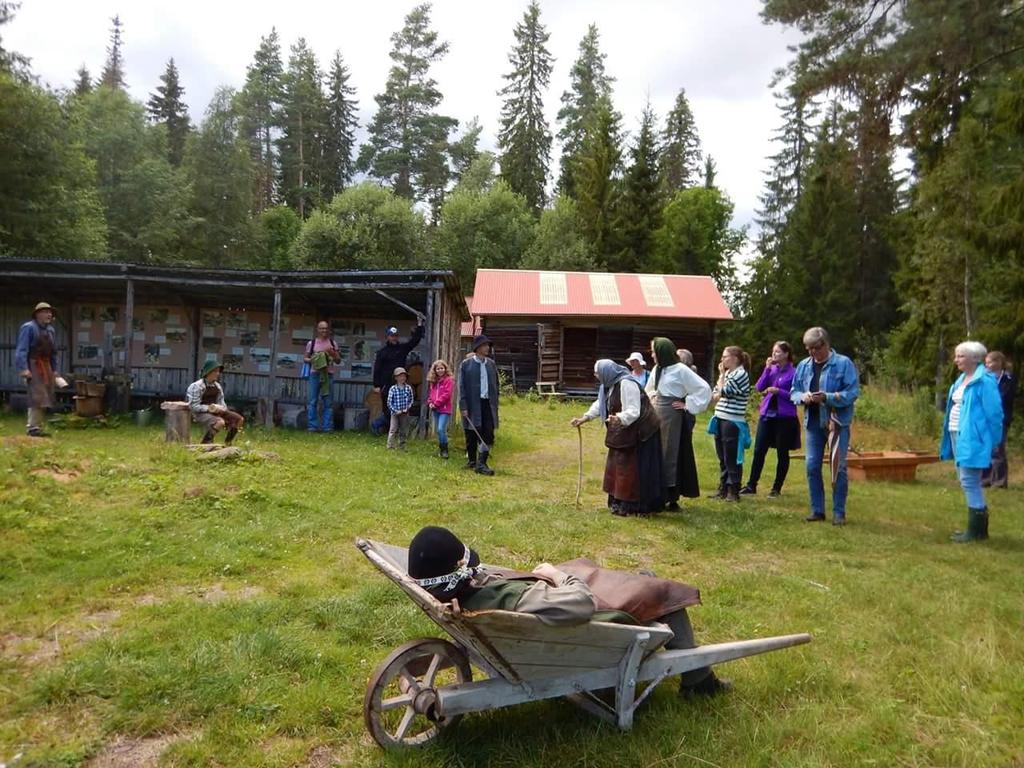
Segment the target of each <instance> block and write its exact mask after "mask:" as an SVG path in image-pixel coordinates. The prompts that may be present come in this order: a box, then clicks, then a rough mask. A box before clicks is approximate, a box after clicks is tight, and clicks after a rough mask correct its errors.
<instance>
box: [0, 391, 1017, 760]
mask: <svg viewBox="0 0 1024 768" xmlns="http://www.w3.org/2000/svg"><path fill="white" fill-rule="evenodd" d="M918 408H919V406H918V405H916V404H915V402H914V401H911V400H903V401H901V400H900V399H899V398H898V397H897V396H894V395H889V394H876V393H874V392H872V391H869V392H867V393H865V397H864V408H863V409H862V411H863V414H864V416H865V418H864V419H863V420H861V421H859V422H858V425H857V427H856V428H855V432H854V442H855V444H856V445H857V446H858V447H860V448H862V449H877V448H900V447H902V448H930V447H934V445H935V442H936V438H935V436H934V434H933V435H931V436H929V435H927V434H925V433H923V432H922V430H923V429H925V427H926V426H928V424H930V422H926V421H925V415H924V412H923V411H921V413H920V414H918V412H917V410H916V409H918ZM579 410H581V409H580V407H579V406H575V405H572V404H558V403H541V402H531V401H529V400H528V399H525V398H521V399H513V400H509V401H508V402H507V403H503V409H502V427H501V429H500V430H499V432H498V442H497V446H496V449H495V452H494V458H495V461H494V462H493V464H494V466H495V467H496V469H497V470H498V473H499V474H498V475H497V476H496V477H495V478H491V479H486V478H480V477H479V476H477V475H475V474H473V473H468V472H465V471H464V470H463V469H462V468H461V464H462V462H461V461H459V460H458V459H457V457H456V456H455V455H454V453H453V459H452V460H451V461H449V462H442V461H441V460H439V459H437V458H436V457H435V456H434V453H435V447H434V446H433V445H431V444H425V443H420V442H413V443H411V444H410V449H409V451H408V452H406V453H404V454H402V453H397V452H389V451H386V450H384V446H383V441H381V440H378V439H374V438H372V437H369V436H367V435H361V434H347V433H343V434H335V435H330V436H325V435H307V434H303V433H296V432H288V431H277V432H274V433H269V432H264V431H262V430H251V431H248V432H246V433H245V434H244V435H243V437H244V440H243V445H245V444H247V445H248V446H249V447H252V448H255V449H260V450H268V451H273V452H274V453H276V454H278V455H279V456H280V461H258V460H254V461H239V462H234V463H204V462H199V461H196V459H195V457H194V456H193V455H192V454H190V453H188V452H187V451H185V450H184V449H181V448H178V447H176V446H170V447H168V446H166V445H165V444H164V443H163V436H162V432H161V430H160V429H159V428H157V427H151V428H136V427H134V426H130V425H126V424H121V425H117V424H114V425H113V426H111V427H110V428H108V429H75V430H71V429H62V430H61V431H60V432H59V433H58V434H57V436H56V438H55V439H53V440H51V441H35V442H31V441H26V440H23V439H21V438H19V437H17V435H19V433H20V432H21V424H20V421H19V420H15V419H14V418H3V419H0V440H3V448H2V450H0V477H2V478H3V480H2V485H0V533H2V536H0V642H2V650H0V763H5V762H9V761H11V760H12V759H13V757H14V755H15V754H17V753H19V752H20V753H23V757H22V758H21V760H20V761H19V763H17V764H18V765H32V766H73V765H80V764H83V763H84V762H85V761H87V760H90V759H93V758H95V757H96V756H101V757H102V755H104V754H105V750H107V751H109V750H111V749H115V750H116V749H119V748H124V749H127V748H128V747H129V746H130V747H131V748H137V749H139V750H146V749H149V750H150V751H151V752H155V753H156V754H159V755H160V758H159V759H160V761H161V764H162V765H169V766H200V765H218V766H246V767H249V766H294V765H315V766H321V765H324V766H326V765H332V764H339V765H360V766H385V765H386V766H495V767H500V766H510V767H511V766H516V767H517V768H518V767H519V766H538V767H539V766H551V767H554V766H566V765H587V766H608V767H609V768H611V766H616V767H618V766H650V765H661V766H670V765H690V764H696V765H719V766H851V765H886V766H888V765H900V766H917V765H920V766H932V765H965V766H1006V765H1014V764H1022V763H1024V748H1022V747H1021V746H1020V744H1021V742H1020V732H1021V728H1022V727H1024V676H1022V675H1021V674H1020V670H1021V669H1022V668H1024V637H1022V633H1021V631H1020V630H1021V627H1022V625H1024V599H1022V597H1024V594H1022V589H1021V586H1020V585H1021V578H1020V574H1021V572H1022V569H1024V534H1022V533H1021V531H1022V530H1024V496H1022V494H1021V492H1020V491H1019V490H1018V489H1016V488H1012V489H1010V490H1009V491H1000V492H992V493H991V494H990V497H989V500H990V506H991V508H992V522H991V529H992V534H993V539H992V540H991V541H990V542H988V543H986V544H982V545H970V546H954V545H951V544H949V543H948V541H947V537H948V534H949V533H950V531H951V530H952V529H953V527H954V526H957V525H960V524H962V523H963V522H964V521H963V517H964V504H963V500H962V496H961V494H960V491H959V489H958V487H957V484H956V482H955V479H954V477H953V472H952V469H951V467H950V466H949V465H948V464H942V465H930V466H925V467H923V468H921V469H920V470H919V480H918V482H917V483H915V484H912V485H892V484H863V483H855V484H854V485H853V486H852V489H851V494H850V503H849V509H848V514H849V519H850V525H849V526H847V527H846V528H845V529H833V528H832V527H831V526H820V525H815V526H807V525H804V524H803V523H802V522H801V521H800V519H801V517H802V516H803V515H804V514H805V513H806V509H805V507H806V490H805V486H804V483H803V477H802V469H803V467H802V464H801V463H800V462H799V461H796V462H794V465H793V469H792V472H791V476H790V479H789V482H788V484H787V486H786V488H785V491H784V495H783V496H782V497H781V498H779V499H771V500H769V499H767V498H765V497H764V496H758V497H753V498H745V499H744V501H743V503H742V504H738V505H728V506H726V505H723V504H720V503H716V502H712V501H707V500H704V499H700V500H695V501H692V502H687V503H686V504H685V505H684V509H685V511H684V512H683V513H682V514H665V515H661V516H658V517H656V518H654V519H652V520H649V521H642V520H626V519H620V518H614V517H612V516H611V515H609V514H607V512H606V511H605V510H604V509H603V496H602V494H601V491H600V477H601V473H602V468H603V460H604V452H603V448H602V442H601V435H600V433H599V431H598V430H597V429H595V428H594V425H590V426H589V427H587V428H585V429H584V445H585V473H586V475H585V477H586V480H585V487H584V503H583V505H582V508H581V509H576V508H575V506H574V505H573V499H574V497H575V489H576V461H577V457H576V434H575V430H573V429H570V428H569V427H568V420H569V418H570V417H571V416H572V415H574V414H575V413H576V412H578V411H579ZM915 414H917V415H915ZM455 441H456V442H455V444H453V447H456V445H457V444H461V439H460V438H458V437H456V438H455ZM694 442H695V446H696V449H697V453H698V464H699V468H700V472H701V480H702V482H703V483H704V485H705V486H706V487H707V488H710V487H711V486H712V483H713V482H714V481H715V478H716V476H717V465H716V462H715V459H714V455H713V453H714V449H713V445H712V443H711V438H710V436H708V435H705V434H703V431H699V432H698V433H697V434H696V435H695V439H694ZM772 461H773V459H772V458H771V457H770V458H769V461H768V463H769V467H767V472H768V473H771V472H773V471H774V467H773V466H772ZM1017 461H1019V457H1017V456H1014V457H1012V459H1011V463H1013V464H1014V465H1015V466H1020V465H1019V464H1018V463H1016V462H1017ZM40 470H43V471H40ZM428 523H436V524H442V525H447V526H450V527H452V528H453V529H454V530H456V531H457V532H459V533H460V534H461V535H462V536H463V537H464V538H466V539H467V540H468V541H470V542H472V543H473V545H474V546H475V547H476V548H478V549H479V550H480V551H481V552H482V553H483V555H484V557H485V558H487V559H489V560H491V561H495V562H502V563H505V564H508V565H510V566H519V567H524V566H532V565H533V564H535V563H536V562H538V561H540V560H542V559H548V560H551V561H553V562H557V561H559V560H564V559H569V558H572V557H576V556H578V555H588V556H590V557H593V558H595V559H597V560H600V561H602V562H603V563H605V564H607V565H609V566H612V567H618V568H625V569H640V568H653V569H655V570H657V571H658V573H659V574H660V575H665V576H668V577H673V578H678V579H681V580H685V581H689V582H691V583H694V584H696V585H698V586H699V587H700V588H701V591H702V594H703V597H704V601H705V603H704V605H703V606H702V607H700V608H697V609H695V610H693V611H692V614H691V615H692V617H693V621H694V625H695V627H696V630H697V633H698V638H699V639H702V640H704V641H708V642H712V641H725V640H730V639H744V638H749V637H755V636H759V635H770V634H784V633H789V632H798V631H809V632H811V633H813V634H814V636H815V640H814V642H813V643H812V644H811V645H810V646H804V647H801V648H798V649H793V650H788V651H782V652H779V653H776V654H769V655H767V656H763V657H756V658H753V659H748V660H744V661H740V662H734V663H732V664H730V665H727V666H725V667H723V669H722V672H723V674H724V675H725V676H727V677H730V678H731V679H733V681H734V683H735V689H734V691H733V692H732V693H731V694H729V695H728V696H725V697H722V698H719V699H716V700H714V701H710V702H703V703H696V704H694V703H686V702H682V701H679V700H677V699H676V697H675V696H674V690H673V686H672V685H671V684H670V683H665V684H664V685H663V686H662V687H661V689H659V690H658V691H657V692H656V693H655V694H654V695H653V696H652V697H651V700H650V701H649V702H648V704H646V705H645V706H644V708H643V710H642V711H641V712H640V713H638V717H637V720H636V724H635V726H634V729H633V731H632V732H631V733H629V734H620V733H619V732H617V731H616V730H615V729H612V728H609V727H607V726H605V725H602V724H600V723H598V722H597V721H596V720H594V719H593V718H591V717H590V716H588V715H586V714H584V713H582V712H579V711H577V710H576V709H575V708H574V707H572V706H571V705H570V704H568V703H564V702H560V701H552V702H542V703H537V704H527V705H521V706H518V707H512V708H508V709H503V710H497V711H494V712H489V713H482V714H474V715H469V716H467V717H466V719H465V720H464V721H463V723H462V724H461V726H460V727H459V728H458V729H457V730H456V732H455V734H456V736H457V739H454V740H452V741H449V742H446V743H442V744H440V745H439V746H437V747H434V748H431V749H428V750H425V751H418V752H412V753H408V754H403V755H390V754H384V753H383V752H381V751H380V750H379V749H378V748H377V747H376V746H375V745H373V744H372V742H370V740H369V738H368V736H367V735H366V733H365V730H364V728H363V724H362V696H363V692H364V689H365V685H366V681H367V678H368V677H369V676H370V674H371V673H372V671H373V669H374V668H375V667H376V665H377V664H378V663H379V662H380V661H381V660H382V659H383V658H384V657H385V656H386V655H387V654H388V653H389V652H390V651H391V650H392V649H393V648H394V647H395V646H397V645H400V644H401V643H403V642H405V641H406V640H409V639H411V638H414V637H418V636H423V635H435V634H437V631H436V628H435V627H434V626H433V625H432V624H430V623H429V622H428V621H427V620H426V619H425V618H423V617H422V616H421V615H420V614H419V612H418V611H417V609H416V608H415V607H414V606H413V605H412V604H411V603H410V602H408V601H407V600H406V599H405V598H404V597H403V596H402V595H401V594H400V593H399V592H398V590H397V589H395V588H393V587H392V586H391V585H390V584H388V583H387V582H386V581H385V580H384V579H383V578H382V577H381V576H379V575H378V574H377V573H376V572H375V571H374V570H373V569H372V568H371V567H370V566H369V564H367V563H366V562H365V561H364V560H363V558H362V555H361V554H360V553H359V552H358V551H357V550H356V548H355V547H354V546H353V545H352V541H353V539H354V538H355V537H356V536H370V537H373V538H377V539H381V540H384V541H388V542H392V543H404V542H407V541H408V540H409V539H410V538H411V536H412V534H413V533H415V531H416V530H417V529H418V528H419V527H420V526H422V525H425V524H428ZM125 745H127V746H125Z"/></svg>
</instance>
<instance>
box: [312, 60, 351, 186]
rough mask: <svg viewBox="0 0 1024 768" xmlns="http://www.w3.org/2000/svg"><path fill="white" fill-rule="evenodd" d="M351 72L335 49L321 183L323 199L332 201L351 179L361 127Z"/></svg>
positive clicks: (330, 77)
mask: <svg viewBox="0 0 1024 768" xmlns="http://www.w3.org/2000/svg"><path fill="white" fill-rule="evenodd" d="M350 77H351V74H350V73H349V71H348V67H346V66H345V62H344V60H343V59H342V57H341V51H335V53H334V59H333V60H332V61H331V70H330V73H329V74H328V76H327V124H326V128H325V130H324V140H323V160H322V168H321V171H320V184H321V186H322V189H323V200H324V202H329V201H331V200H333V199H334V196H335V195H336V194H338V193H339V192H341V191H342V190H343V189H345V187H347V186H348V185H349V182H351V181H352V174H354V173H355V158H354V157H353V156H352V151H353V150H354V149H355V144H356V129H357V128H358V127H359V118H358V109H357V105H358V102H357V101H356V100H355V98H354V97H355V93H356V89H355V88H353V87H352V86H351V85H349V78H350Z"/></svg>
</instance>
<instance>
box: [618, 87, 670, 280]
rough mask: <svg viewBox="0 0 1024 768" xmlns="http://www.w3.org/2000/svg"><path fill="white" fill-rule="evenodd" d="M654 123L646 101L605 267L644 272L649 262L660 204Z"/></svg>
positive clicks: (632, 150) (623, 186)
mask: <svg viewBox="0 0 1024 768" xmlns="http://www.w3.org/2000/svg"><path fill="white" fill-rule="evenodd" d="M656 122H657V118H656V117H655V115H654V111H653V110H652V109H651V105H650V102H648V103H647V105H646V106H645V107H644V111H643V114H642V116H641V118H640V132H639V133H638V134H637V136H636V139H635V141H634V142H633V145H632V146H631V147H630V149H629V167H628V168H627V169H626V173H625V176H624V178H623V181H622V195H621V197H620V199H619V202H618V205H617V207H616V211H615V227H614V229H615V237H616V246H617V252H616V253H615V255H614V258H613V259H612V260H611V262H610V263H609V267H610V268H611V269H614V270H615V271H617V272H639V271H644V270H647V269H649V268H650V265H651V255H652V250H653V244H654V231H655V230H656V229H657V228H658V227H660V226H661V207H662V195H661V188H660V184H659V179H658V144H657V135H656V133H657V128H656Z"/></svg>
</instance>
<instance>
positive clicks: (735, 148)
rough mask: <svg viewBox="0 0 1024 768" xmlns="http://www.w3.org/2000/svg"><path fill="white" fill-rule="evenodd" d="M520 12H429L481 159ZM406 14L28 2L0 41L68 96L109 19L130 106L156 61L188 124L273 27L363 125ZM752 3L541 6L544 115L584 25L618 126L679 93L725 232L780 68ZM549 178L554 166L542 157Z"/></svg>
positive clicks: (450, 94)
mask: <svg viewBox="0 0 1024 768" xmlns="http://www.w3.org/2000/svg"><path fill="white" fill-rule="evenodd" d="M526 5H527V3H526V2H525V1H523V2H520V3H505V2H502V3H491V2H479V0H473V1H471V0H438V2H435V3H434V5H433V11H432V26H433V28H434V29H435V30H437V31H438V32H439V34H440V36H441V38H442V39H443V40H446V41H448V43H449V44H450V52H449V54H448V56H447V57H446V58H445V59H444V60H443V61H442V62H441V63H440V64H438V65H437V66H436V67H435V68H434V70H433V74H434V76H435V77H436V79H437V80H438V82H439V84H440V87H441V91H442V92H443V93H444V95H445V100H444V103H443V105H442V109H443V110H444V111H445V113H446V114H449V115H452V116H454V117H457V118H458V119H459V120H460V121H463V122H465V121H468V120H470V119H471V118H473V117H474V116H479V118H480V122H481V124H482V126H483V136H482V143H483V144H484V145H485V146H487V147H491V148H493V146H494V143H495V136H496V133H497V129H498V118H499V111H500V106H501V101H500V99H499V97H498V96H497V91H498V90H499V89H500V88H501V87H502V85H503V82H504V81H503V80H502V77H501V76H502V74H504V73H505V72H506V71H507V70H508V68H509V65H508V60H507V55H508V51H509V49H510V48H511V46H512V43H513V35H512V30H513V27H514V25H515V24H516V22H517V21H519V19H520V18H521V17H522V14H523V11H524V10H525V8H526ZM412 7H413V3H412V2H402V3H397V2H392V0H377V2H374V3H313V4H301V3H296V4H281V3H279V2H269V0H247V2H244V3H243V2H227V1H222V2H209V1H207V2H197V1H196V0H188V1H186V2H178V3H174V4H168V3H156V2H153V1H152V0H135V2H130V3H124V2H123V1H122V2H115V1H114V0H90V1H89V2H81V1H80V0H30V1H29V2H26V3H25V4H24V5H23V6H22V8H21V10H20V11H19V12H18V14H17V16H16V17H15V19H14V21H13V22H12V23H11V24H9V25H8V26H7V27H6V28H5V29H4V44H5V47H9V48H11V49H13V50H16V51H19V52H21V53H23V54H25V55H27V56H29V57H31V59H32V68H33V70H34V71H35V72H36V73H37V74H38V75H39V76H40V77H41V78H42V80H44V81H45V82H47V83H49V84H50V85H52V86H54V87H60V86H65V87H66V86H70V85H71V83H72V82H73V80H74V73H75V70H76V69H77V68H78V67H79V66H80V65H81V64H82V63H85V64H86V66H87V67H88V68H89V70H90V71H91V72H92V74H93V76H94V77H95V76H97V75H98V74H99V72H100V70H101V69H102V67H103V61H104V58H105V49H106V45H107V41H108V38H109V30H110V18H111V17H112V16H114V14H120V16H121V20H122V22H123V23H124V54H125V60H126V79H127V81H128V87H129V90H130V92H131V94H132V95H133V96H134V97H135V98H137V99H140V100H143V101H144V100H146V99H147V98H148V97H149V94H150V93H151V92H152V91H153V89H154V88H155V87H156V85H157V84H158V82H159V77H160V74H161V73H162V72H163V69H164V65H165V63H166V61H167V59H168V58H170V57H172V56H173V57H174V59H175V62H176V64H177V66H178V69H179V70H180V72H181V81H182V84H183V85H184V87H185V90H186V100H187V101H188V103H189V104H190V109H191V112H192V116H193V119H194V120H197V121H198V120H199V119H201V117H202V114H203V112H204V110H205V108H206V105H207V103H208V102H209V100H210V98H211V97H212V96H213V92H214V90H215V89H216V88H217V87H218V86H220V85H230V86H234V87H236V88H237V87H240V86H241V85H242V83H243V81H244V79H245V69H246V67H247V65H248V64H249V62H250V61H251V59H252V54H253V52H254V51H255V50H256V47H257V46H258V45H259V41H260V37H261V36H263V35H265V34H267V33H269V31H270V29H271V27H276V28H277V31H278V34H279V35H280V38H281V42H282V48H283V52H282V53H283V56H284V58H285V60H287V55H288V48H289V47H290V46H291V44H292V43H294V42H295V40H296V39H297V38H298V37H299V36H305V38H306V40H307V42H308V43H309V44H310V46H311V47H312V48H313V50H315V51H316V53H317V56H318V58H319V60H320V62H321V66H322V67H326V66H327V63H328V62H329V61H330V59H331V58H332V57H333V55H334V51H335V50H336V49H337V50H340V51H341V53H342V56H343V57H344V58H345V61H346V63H347V64H348V66H349V69H350V70H351V72H352V84H353V85H354V86H355V87H356V89H357V96H358V98H359V102H360V111H361V114H362V116H363V122H364V124H365V122H367V121H368V120H369V118H370V116H371V115H372V114H373V112H374V109H375V106H376V105H375V104H374V102H373V95H374V94H376V93H378V92H379V91H380V90H381V89H382V87H383V85H384V81H385V78H386V77H387V72H388V68H389V67H390V65H391V61H390V58H389V57H388V51H389V50H390V48H391V43H390V37H391V35H392V34H393V33H394V32H395V31H397V30H398V29H399V28H400V27H401V25H402V20H403V18H404V17H405V15H406V14H407V13H408V12H409V10H410V9H411V8H412ZM759 9H760V2H759V0H725V1H719V2H710V3H709V2H701V1H699V0H685V2H683V1H678V0H677V1H676V2H672V1H670V0H664V1H655V0H636V2H621V1H617V0H596V1H592V2H587V3H580V2H573V1H570V0H546V1H544V2H542V3H541V19H542V21H543V22H544V24H545V25H546V26H547V29H548V31H549V32H550V34H551V37H550V40H549V42H548V48H549V50H550V51H551V53H552V54H553V55H554V57H555V59H556V61H555V67H554V73H553V75H552V83H551V88H550V90H549V92H548V94H547V96H546V99H545V109H546V112H547V114H548V117H549V121H550V123H551V125H552V127H553V129H554V130H557V126H555V114H556V113H557V111H558V108H559V105H560V97H561V94H562V92H563V91H564V90H565V89H566V88H567V87H568V83H569V69H570V67H571V66H572V63H573V61H574V60H575V59H576V55H577V49H578V45H579V41H580V39H581V38H582V37H583V35H584V33H585V32H586V30H587V25H588V24H590V23H595V24H597V26H598V29H599V31H600V34H601V49H602V51H604V52H605V53H606V54H607V71H608V73H609V74H610V75H611V76H613V77H614V78H615V79H616V82H615V105H616V107H617V108H618V109H619V111H621V112H622V114H623V116H624V120H623V126H624V128H626V129H627V130H630V131H632V130H635V128H636V125H637V122H638V119H639V115H640V111H641V110H642V108H643V105H644V102H645V101H646V99H647V98H648V96H649V97H650V100H651V103H652V106H653V107H654V109H655V111H656V112H657V114H658V115H659V117H662V118H663V117H664V116H665V114H666V113H667V112H668V110H669V109H670V108H671V106H672V103H673V101H674V100H675V96H676V94H677V92H678V90H679V88H685V89H686V92H687V95H688V97H689V99H690V103H691V107H692V108H693V112H694V117H695V119H696V121H697V126H698V129H699V131H700V135H701V140H702V142H703V145H704V149H705V150H706V151H707V152H709V153H710V154H711V155H713V156H714V158H715V162H716V163H717V168H718V181H719V185H720V186H721V187H722V188H723V189H724V190H725V191H726V192H727V193H728V194H729V196H730V197H731V198H732V199H733V201H734V202H735V204H736V217H735V219H736V223H737V224H738V225H742V224H746V223H749V222H750V221H751V220H752V216H753V211H754V209H755V208H756V206H757V195H758V193H759V191H760V189H761V184H762V178H763V177H762V173H763V171H764V170H765V169H766V167H767V161H766V159H765V158H766V157H767V156H768V155H769V154H771V152H772V148H771V133H772V130H773V129H774V127H775V126H776V124H777V117H776V112H775V108H774V100H773V98H772V95H771V92H770V89H769V87H768V82H769V80H770V79H771V76H772V72H773V71H774V70H775V69H776V68H777V67H780V66H782V65H784V64H785V63H786V61H787V60H788V58H789V53H788V52H787V50H786V45H787V44H791V43H793V42H795V41H796V37H795V36H794V33H784V32H783V31H782V30H780V29H778V28H776V27H767V26H765V25H763V24H762V23H761V21H760V18H759V17H758V11H759ZM555 149H556V151H557V146H556V148H555ZM552 171H553V172H556V171H557V162H556V160H555V158H552Z"/></svg>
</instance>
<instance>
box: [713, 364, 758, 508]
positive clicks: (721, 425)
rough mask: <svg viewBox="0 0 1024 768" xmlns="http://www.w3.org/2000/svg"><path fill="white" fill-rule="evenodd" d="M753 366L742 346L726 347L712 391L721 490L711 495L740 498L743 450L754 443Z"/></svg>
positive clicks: (728, 499)
mask: <svg viewBox="0 0 1024 768" xmlns="http://www.w3.org/2000/svg"><path fill="white" fill-rule="evenodd" d="M749 368H750V355H748V354H747V353H746V352H744V351H743V350H742V349H740V348H739V347H726V348H725V349H724V350H722V361H721V362H720V363H719V364H718V383H717V385H716V386H715V388H714V389H713V390H712V392H711V401H712V402H713V403H715V417H714V418H713V419H712V420H711V421H712V424H710V425H709V429H708V431H709V432H712V433H713V434H714V436H715V452H716V453H717V454H718V468H719V483H718V492H717V493H714V494H712V495H711V498H713V499H725V500H726V501H739V500H740V495H739V494H740V483H741V481H742V466H741V465H742V463H743V449H744V448H746V447H749V445H750V428H749V427H748V426H747V402H748V401H749V400H750V376H748V375H747V370H748V369H749Z"/></svg>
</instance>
